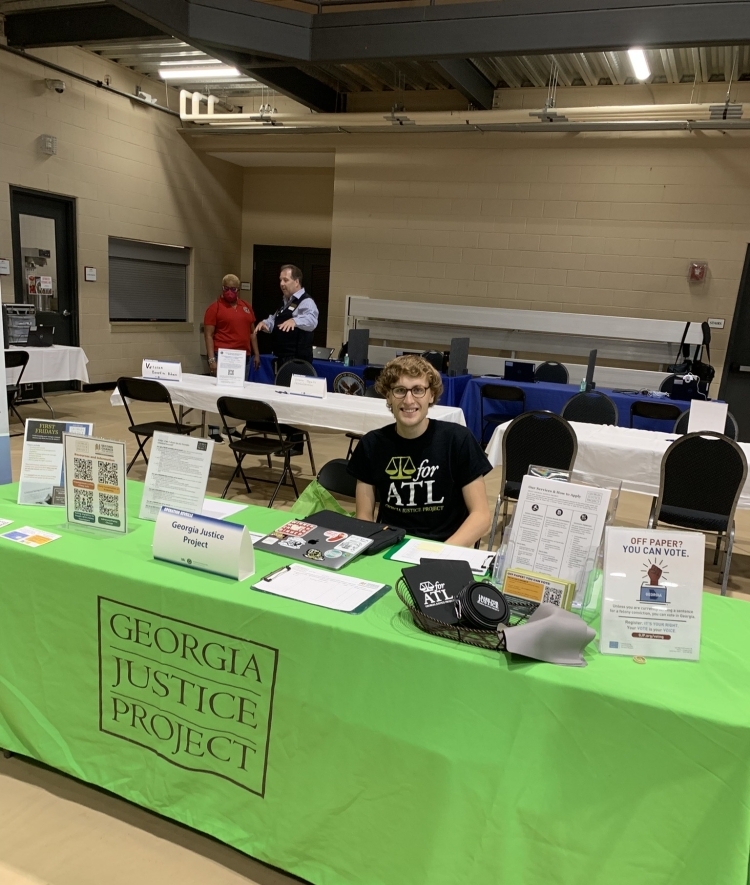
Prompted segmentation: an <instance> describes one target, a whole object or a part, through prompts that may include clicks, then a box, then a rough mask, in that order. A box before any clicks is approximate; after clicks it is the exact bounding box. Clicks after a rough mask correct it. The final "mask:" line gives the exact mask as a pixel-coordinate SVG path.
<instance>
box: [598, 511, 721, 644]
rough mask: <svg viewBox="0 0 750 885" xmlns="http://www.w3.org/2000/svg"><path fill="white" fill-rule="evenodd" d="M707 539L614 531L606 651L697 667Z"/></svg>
mask: <svg viewBox="0 0 750 885" xmlns="http://www.w3.org/2000/svg"><path fill="white" fill-rule="evenodd" d="M705 549H706V536H705V535H701V534H698V533H697V532H675V531H666V532H665V531H660V530H653V531H652V530H650V529H632V528H620V527H619V526H618V527H617V528H608V529H607V532H606V537H605V544H604V579H603V587H602V622H601V630H600V632H599V637H600V638H599V642H600V651H601V652H602V653H603V654H608V655H642V656H643V657H653V658H675V659H680V660H686V661H697V660H698V656H699V654H700V642H701V605H702V602H703V559H704V554H705Z"/></svg>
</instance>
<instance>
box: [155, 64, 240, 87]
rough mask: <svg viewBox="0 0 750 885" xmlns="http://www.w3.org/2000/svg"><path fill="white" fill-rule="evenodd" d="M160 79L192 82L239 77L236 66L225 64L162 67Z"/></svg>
mask: <svg viewBox="0 0 750 885" xmlns="http://www.w3.org/2000/svg"><path fill="white" fill-rule="evenodd" d="M159 76H160V77H161V78H162V80H190V81H191V82H193V83H197V82H198V81H199V80H200V81H205V82H207V83H208V82H211V81H213V80H219V79H221V80H226V79H228V78H229V77H241V76H242V75H241V74H240V72H239V71H238V70H237V68H230V67H228V66H227V65H221V67H215V68H205V67H203V68H170V69H165V68H162V69H160V70H159Z"/></svg>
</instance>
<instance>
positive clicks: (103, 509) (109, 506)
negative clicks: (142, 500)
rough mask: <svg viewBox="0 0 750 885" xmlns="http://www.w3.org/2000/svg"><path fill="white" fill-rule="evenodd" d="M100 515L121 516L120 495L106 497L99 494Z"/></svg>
mask: <svg viewBox="0 0 750 885" xmlns="http://www.w3.org/2000/svg"><path fill="white" fill-rule="evenodd" d="M99 513H100V514H101V515H102V516H115V517H117V516H119V515H120V499H119V496H118V495H105V494H103V493H102V492H100V493H99Z"/></svg>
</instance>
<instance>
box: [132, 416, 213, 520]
mask: <svg viewBox="0 0 750 885" xmlns="http://www.w3.org/2000/svg"><path fill="white" fill-rule="evenodd" d="M213 450H214V443H213V440H210V439H200V438H196V437H193V436H187V435H185V434H178V433H164V432H163V431H161V430H157V431H156V432H155V433H154V436H153V439H152V441H151V452H150V453H149V458H148V469H147V471H146V482H145V484H144V486H143V497H142V498H141V510H140V513H139V514H138V516H139V518H140V519H150V520H152V521H153V520H155V519H156V517H157V516H158V515H159V510H160V509H161V507H162V505H166V506H168V507H174V508H176V509H178V510H183V511H187V512H188V513H200V512H201V510H202V509H203V500H204V498H205V497H206V485H207V484H208V474H209V471H210V470H211V456H212V454H213Z"/></svg>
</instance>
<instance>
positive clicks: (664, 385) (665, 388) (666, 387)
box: [659, 375, 677, 393]
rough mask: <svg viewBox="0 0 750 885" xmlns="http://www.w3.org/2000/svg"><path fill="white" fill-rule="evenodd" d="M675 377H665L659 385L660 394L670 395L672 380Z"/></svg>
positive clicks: (672, 385)
mask: <svg viewBox="0 0 750 885" xmlns="http://www.w3.org/2000/svg"><path fill="white" fill-rule="evenodd" d="M676 377H677V376H676V375H667V377H666V378H665V379H664V380H663V381H662V382H661V384H660V385H659V390H660V391H661V392H662V393H671V392H672V388H673V387H674V379H675V378H676Z"/></svg>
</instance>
